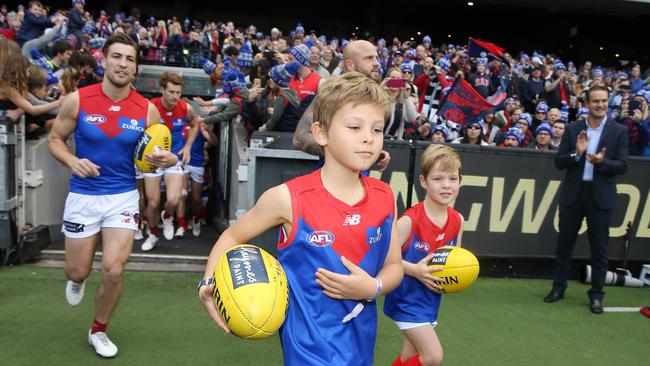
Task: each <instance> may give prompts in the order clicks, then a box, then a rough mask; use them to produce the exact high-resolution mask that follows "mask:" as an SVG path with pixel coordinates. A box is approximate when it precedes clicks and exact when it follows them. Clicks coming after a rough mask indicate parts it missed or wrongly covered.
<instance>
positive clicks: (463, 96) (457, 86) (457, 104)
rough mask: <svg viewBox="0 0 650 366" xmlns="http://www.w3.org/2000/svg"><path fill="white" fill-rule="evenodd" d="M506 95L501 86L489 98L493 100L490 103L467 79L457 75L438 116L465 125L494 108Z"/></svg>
mask: <svg viewBox="0 0 650 366" xmlns="http://www.w3.org/2000/svg"><path fill="white" fill-rule="evenodd" d="M505 96H506V94H505V89H504V90H502V88H499V91H497V93H495V94H494V95H493V96H491V97H489V98H488V99H490V101H491V102H492V103H490V102H488V101H487V100H485V99H484V98H483V97H482V96H481V94H479V93H478V92H477V91H476V90H474V88H473V87H472V85H471V84H470V83H468V82H467V81H465V79H463V78H462V77H457V78H456V80H455V81H454V84H453V85H452V86H451V88H450V89H449V92H448V93H447V95H446V96H445V97H444V98H443V100H442V103H441V106H440V109H439V110H438V116H440V117H442V118H444V119H445V120H448V121H453V122H456V123H458V124H460V125H461V126H465V125H467V124H471V123H473V122H475V121H476V120H478V119H479V118H480V117H481V115H482V114H483V113H484V112H486V111H489V110H492V109H493V108H494V107H495V105H498V104H500V103H501V102H502V101H503V100H504V99H505Z"/></svg>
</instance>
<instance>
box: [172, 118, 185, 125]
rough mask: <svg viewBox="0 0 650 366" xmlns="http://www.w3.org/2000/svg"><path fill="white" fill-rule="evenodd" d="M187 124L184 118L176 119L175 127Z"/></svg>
mask: <svg viewBox="0 0 650 366" xmlns="http://www.w3.org/2000/svg"><path fill="white" fill-rule="evenodd" d="M184 124H185V120H184V119H182V118H176V119H175V120H174V126H182V125H184Z"/></svg>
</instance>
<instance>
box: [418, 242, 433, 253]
mask: <svg viewBox="0 0 650 366" xmlns="http://www.w3.org/2000/svg"><path fill="white" fill-rule="evenodd" d="M415 249H417V250H421V251H423V252H425V253H429V250H430V249H431V247H430V246H429V244H427V243H425V242H423V241H418V242H416V243H415Z"/></svg>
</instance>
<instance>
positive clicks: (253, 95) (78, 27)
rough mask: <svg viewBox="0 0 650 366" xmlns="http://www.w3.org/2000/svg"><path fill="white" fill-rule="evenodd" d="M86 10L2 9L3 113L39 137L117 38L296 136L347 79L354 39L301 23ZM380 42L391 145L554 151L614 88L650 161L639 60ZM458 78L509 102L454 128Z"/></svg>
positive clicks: (217, 105) (425, 40) (632, 140)
mask: <svg viewBox="0 0 650 366" xmlns="http://www.w3.org/2000/svg"><path fill="white" fill-rule="evenodd" d="M84 6H85V3H84V0H73V1H72V7H71V8H70V9H62V10H58V11H55V12H52V13H51V14H48V13H47V11H46V10H45V9H46V8H45V7H44V5H43V4H42V3H40V2H39V1H30V2H29V4H28V6H27V7H22V6H19V7H18V8H17V9H11V10H10V9H8V8H7V7H6V6H4V5H3V6H1V7H0V28H1V29H0V109H2V110H3V111H4V112H3V113H4V114H6V115H7V116H9V117H10V118H14V119H16V118H17V117H18V116H19V115H20V114H22V113H23V112H24V113H25V114H26V116H27V118H26V123H27V131H28V133H29V137H30V138H38V136H39V135H42V134H45V133H46V132H47V130H48V128H49V126H50V125H51V120H52V118H53V116H55V115H56V112H57V108H58V106H59V105H60V104H61V97H64V96H65V94H67V93H70V92H72V91H74V90H76V89H77V88H79V87H83V86H86V85H90V84H93V83H97V82H99V81H101V79H102V75H103V68H102V64H103V54H102V51H101V49H102V46H103V43H104V41H105V39H106V38H107V37H108V36H109V35H111V34H113V33H118V32H122V33H125V34H127V35H129V36H130V37H131V38H132V39H133V40H134V41H135V42H137V43H138V45H139V46H140V62H141V63H154V64H162V65H173V66H183V67H194V68H203V69H204V70H205V72H206V73H208V74H209V75H210V77H211V80H212V82H213V83H214V85H215V86H216V87H217V90H218V93H217V95H215V98H214V99H213V100H210V101H208V100H203V99H200V98H194V100H195V101H196V102H197V103H198V104H199V105H200V106H201V112H202V113H203V114H209V116H208V117H206V120H205V121H206V122H208V123H213V122H218V121H227V120H230V119H232V118H233V117H235V116H237V115H240V116H241V117H242V120H243V121H244V122H245V125H246V127H247V128H248V129H249V131H254V130H261V131H272V130H276V131H293V130H294V129H295V127H296V125H297V123H298V120H299V119H300V117H301V115H302V113H303V112H304V111H305V110H306V108H307V107H308V106H309V104H310V103H311V101H312V100H313V98H314V96H315V94H316V93H317V92H318V87H319V86H320V85H321V84H322V82H323V81H324V80H325V79H327V78H328V77H330V76H332V75H338V74H340V73H341V72H342V69H343V68H342V56H343V52H344V49H345V47H346V45H347V44H348V43H349V41H351V39H345V38H337V37H330V36H326V35H318V34H317V33H316V32H315V31H311V30H310V31H305V28H304V26H302V25H301V24H300V23H298V24H297V26H296V27H295V29H292V30H289V31H288V32H283V31H281V30H279V29H277V28H272V29H271V30H270V31H269V33H268V34H265V33H264V32H262V30H258V29H257V28H256V27H255V26H254V25H249V26H247V27H240V26H236V25H235V24H234V23H233V22H232V21H226V22H219V21H216V20H215V21H207V22H199V21H197V20H190V19H189V18H183V19H180V18H177V17H173V18H170V19H156V18H154V17H148V18H146V17H143V16H142V15H141V14H140V11H139V10H138V9H136V8H134V9H132V11H131V13H130V14H129V15H128V16H127V15H126V14H123V13H118V14H112V15H109V14H107V13H106V12H105V11H101V10H95V9H86V8H85V7H84ZM369 41H370V42H372V44H373V45H374V46H376V50H377V59H376V62H377V64H378V67H377V71H376V72H374V73H373V75H371V77H373V78H375V79H376V81H377V82H379V83H381V85H382V86H383V87H384V88H386V90H387V91H388V92H389V94H390V97H391V100H392V106H391V116H390V119H389V121H388V122H387V123H386V130H385V135H386V136H387V137H388V138H394V139H405V140H425V141H433V142H448V143H461V144H476V145H483V146H504V147H527V148H531V149H538V150H553V149H556V148H557V146H558V145H559V144H560V142H561V140H562V135H563V133H564V129H565V127H566V125H567V124H569V123H575V122H576V121H579V120H581V119H584V118H586V116H587V111H586V109H585V108H584V107H585V100H584V91H585V89H587V88H589V87H590V86H592V85H604V86H606V87H607V88H608V89H609V90H610V103H609V107H610V114H609V118H611V119H613V120H615V121H617V122H618V123H621V124H623V125H624V126H625V127H626V128H627V129H628V131H629V147H630V155H636V156H649V155H650V148H649V147H648V141H649V138H648V136H649V134H650V112H649V108H648V106H649V104H650V86H649V85H648V84H649V83H650V78H648V73H647V71H648V70H643V69H642V67H641V65H639V64H636V63H633V62H632V63H629V64H626V65H617V66H615V67H611V66H605V65H601V66H599V65H593V64H592V62H590V61H586V62H584V63H582V64H574V63H573V62H571V61H569V60H561V59H560V58H559V57H557V56H556V55H554V54H553V53H550V52H541V51H532V52H530V54H529V53H526V52H524V51H522V52H519V53H517V54H515V53H505V54H504V55H503V57H490V56H489V55H486V57H483V56H482V57H469V55H468V52H467V46H464V45H454V44H449V43H444V44H441V45H434V44H433V43H432V39H431V37H430V36H428V35H424V36H423V37H422V39H420V40H416V41H411V40H405V41H403V40H400V39H399V38H398V37H392V38H389V39H388V40H386V39H384V38H374V37H370V39H369ZM565 61H567V62H565ZM279 65H282V66H283V67H281V68H277V67H276V66H279ZM274 67H276V68H274ZM644 71H646V73H645V74H644V73H643V72H644ZM457 77H462V78H464V79H465V80H466V81H467V82H469V83H470V84H471V85H472V87H473V88H474V89H475V90H476V91H477V92H478V93H479V94H480V95H481V96H482V97H484V98H488V97H490V96H491V95H492V94H494V93H495V92H497V90H498V89H499V88H500V87H501V86H504V87H506V92H507V99H505V101H504V102H503V103H501V104H499V105H498V106H497V107H495V108H494V109H493V110H491V111H489V112H487V113H484V114H483V115H482V116H481V118H480V119H478V120H477V121H474V122H472V123H465V124H463V123H458V122H459V121H451V120H445V119H443V118H441V117H440V116H439V115H438V113H436V112H437V111H438V109H439V108H440V106H441V105H440V103H441V102H442V101H443V98H444V95H445V93H446V92H448V90H449V88H450V86H451V85H452V83H453V82H454V80H455V79H456V78H457Z"/></svg>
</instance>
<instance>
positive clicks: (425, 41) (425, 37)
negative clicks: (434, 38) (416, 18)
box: [422, 34, 431, 44]
mask: <svg viewBox="0 0 650 366" xmlns="http://www.w3.org/2000/svg"><path fill="white" fill-rule="evenodd" d="M422 43H428V44H431V37H429V35H428V34H426V35H425V36H424V37H423V38H422Z"/></svg>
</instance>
